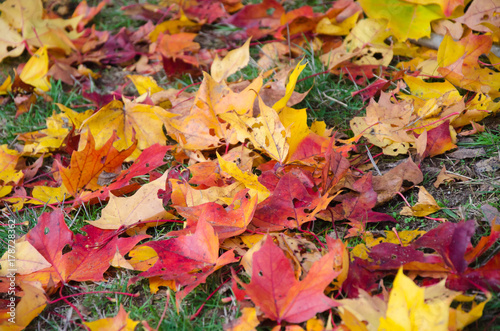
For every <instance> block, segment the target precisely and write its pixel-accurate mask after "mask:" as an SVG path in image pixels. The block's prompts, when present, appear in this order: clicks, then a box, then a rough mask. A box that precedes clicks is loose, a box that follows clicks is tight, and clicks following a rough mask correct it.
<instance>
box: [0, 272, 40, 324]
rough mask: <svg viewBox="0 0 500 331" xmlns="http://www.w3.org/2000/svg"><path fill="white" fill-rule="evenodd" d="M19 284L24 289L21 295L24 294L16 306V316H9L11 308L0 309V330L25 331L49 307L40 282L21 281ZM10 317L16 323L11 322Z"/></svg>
mask: <svg viewBox="0 0 500 331" xmlns="http://www.w3.org/2000/svg"><path fill="white" fill-rule="evenodd" d="M18 284H19V287H20V288H21V289H22V292H21V293H19V294H22V297H21V301H19V303H18V304H17V305H16V306H15V315H14V316H11V315H10V314H9V312H10V311H11V309H10V308H8V309H3V308H2V309H0V328H1V329H2V330H5V331H21V330H24V329H25V328H26V327H27V326H28V325H29V324H30V322H31V321H32V320H33V319H34V318H35V317H37V316H38V315H39V314H40V313H41V312H42V311H43V310H44V309H45V307H46V306H47V298H46V297H45V292H44V290H43V288H42V286H41V284H40V283H39V282H36V281H34V282H25V281H21V282H19V283H18ZM17 294H18V293H16V295H17ZM10 302H12V301H10ZM10 317H13V318H14V323H12V320H9V318H10Z"/></svg>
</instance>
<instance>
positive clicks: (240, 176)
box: [217, 153, 270, 203]
mask: <svg viewBox="0 0 500 331" xmlns="http://www.w3.org/2000/svg"><path fill="white" fill-rule="evenodd" d="M217 159H219V165H220V168H221V170H222V171H224V172H227V173H228V174H229V175H231V176H232V177H233V178H234V179H236V180H237V181H238V182H240V183H242V184H243V185H245V187H246V188H248V189H249V190H250V191H249V192H248V193H249V194H250V196H251V197H254V196H255V195H258V199H259V203H260V202H262V201H264V200H266V199H267V197H268V196H269V195H270V192H269V190H268V189H267V188H266V187H265V186H264V185H262V184H261V183H259V179H258V177H257V175H255V174H249V173H246V172H243V171H241V170H240V168H238V166H237V165H236V164H235V163H233V162H229V161H226V160H224V159H223V158H222V157H221V156H220V155H219V153H217Z"/></svg>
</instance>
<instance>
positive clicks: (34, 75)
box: [19, 46, 50, 92]
mask: <svg viewBox="0 0 500 331" xmlns="http://www.w3.org/2000/svg"><path fill="white" fill-rule="evenodd" d="M48 71H49V56H48V54H47V47H46V46H43V47H42V48H40V49H38V51H36V53H35V54H33V56H32V57H31V58H30V59H29V60H28V62H26V65H25V66H24V68H23V71H21V74H20V75H19V78H21V80H22V81H23V82H25V83H26V84H29V85H32V86H34V87H35V88H37V89H38V90H40V91H42V92H47V91H48V90H50V82H49V79H48V77H47V72H48Z"/></svg>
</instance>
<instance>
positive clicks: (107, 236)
mask: <svg viewBox="0 0 500 331" xmlns="http://www.w3.org/2000/svg"><path fill="white" fill-rule="evenodd" d="M81 230H82V231H83V232H86V233H87V235H86V236H84V235H82V234H77V235H76V236H74V235H73V233H72V232H71V231H70V230H69V228H68V226H67V225H66V223H65V221H64V215H63V213H62V211H61V210H59V209H57V210H55V211H54V212H52V213H44V214H42V215H41V216H40V218H39V219H38V223H37V225H36V226H35V227H34V228H33V229H31V230H30V231H29V232H28V234H27V235H26V240H27V241H28V242H29V243H30V244H31V245H32V246H33V247H34V248H35V249H36V250H37V251H38V253H40V254H41V256H43V258H44V259H45V260H46V261H47V262H48V263H50V264H51V266H50V267H49V268H46V269H42V270H39V271H37V272H34V273H31V274H27V275H24V276H22V279H24V280H30V279H40V281H42V280H43V281H42V282H43V285H44V287H46V286H48V284H49V282H51V283H52V284H54V281H56V282H55V284H56V286H57V284H58V283H59V282H62V283H66V282H67V281H69V280H76V281H102V280H104V277H103V273H104V272H105V271H106V270H107V269H108V268H109V267H110V264H109V262H110V261H111V260H112V259H113V257H114V256H115V253H116V252H117V251H119V253H120V254H121V255H122V256H123V255H125V254H126V253H128V251H129V250H131V249H132V248H133V247H134V246H135V245H136V244H137V243H138V242H139V241H141V240H143V239H145V238H148V237H149V236H147V235H140V236H134V237H130V238H118V232H116V231H111V230H101V229H98V228H96V227H93V226H91V225H87V226H84V227H83V228H82V229H81ZM67 245H68V246H69V247H71V248H72V250H71V251H70V252H68V253H66V254H63V249H64V247H66V246H67Z"/></svg>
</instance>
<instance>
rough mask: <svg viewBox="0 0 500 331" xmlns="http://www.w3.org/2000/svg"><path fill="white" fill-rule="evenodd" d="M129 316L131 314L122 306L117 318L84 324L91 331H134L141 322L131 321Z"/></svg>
mask: <svg viewBox="0 0 500 331" xmlns="http://www.w3.org/2000/svg"><path fill="white" fill-rule="evenodd" d="M128 315H129V313H127V312H126V311H125V309H124V308H123V305H122V304H120V310H119V311H118V314H116V316H115V317H107V318H101V319H99V320H97V321H93V322H83V324H84V325H85V326H86V327H88V328H89V329H90V330H91V331H106V330H111V331H114V330H123V331H134V330H135V327H136V326H137V324H139V321H134V320H131V319H130V318H129V317H128Z"/></svg>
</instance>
